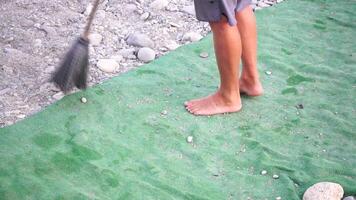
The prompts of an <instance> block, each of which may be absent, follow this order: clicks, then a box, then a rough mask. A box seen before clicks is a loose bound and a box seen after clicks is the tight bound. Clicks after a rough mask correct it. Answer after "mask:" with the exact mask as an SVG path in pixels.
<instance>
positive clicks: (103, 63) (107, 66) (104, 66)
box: [96, 59, 119, 73]
mask: <svg viewBox="0 0 356 200" xmlns="http://www.w3.org/2000/svg"><path fill="white" fill-rule="evenodd" d="M96 65H97V66H98V68H99V69H100V70H101V71H103V72H106V73H114V72H115V70H116V68H117V67H118V66H119V64H118V63H117V62H116V60H114V59H100V60H99V61H98V63H97V64H96Z"/></svg>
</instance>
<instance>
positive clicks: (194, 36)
mask: <svg viewBox="0 0 356 200" xmlns="http://www.w3.org/2000/svg"><path fill="white" fill-rule="evenodd" d="M202 38H203V36H201V35H200V34H199V33H196V32H188V33H186V34H184V36H183V40H184V41H191V42H197V41H199V40H201V39H202Z"/></svg>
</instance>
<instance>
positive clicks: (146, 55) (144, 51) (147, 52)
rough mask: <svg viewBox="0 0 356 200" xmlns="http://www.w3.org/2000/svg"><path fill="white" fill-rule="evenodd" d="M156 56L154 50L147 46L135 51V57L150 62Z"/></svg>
mask: <svg viewBox="0 0 356 200" xmlns="http://www.w3.org/2000/svg"><path fill="white" fill-rule="evenodd" d="M155 57H156V53H155V51H153V50H152V49H150V48H148V47H143V48H141V49H140V50H139V51H138V53H137V58H138V59H139V60H141V61H143V62H146V63H147V62H150V61H152V60H154V59H155Z"/></svg>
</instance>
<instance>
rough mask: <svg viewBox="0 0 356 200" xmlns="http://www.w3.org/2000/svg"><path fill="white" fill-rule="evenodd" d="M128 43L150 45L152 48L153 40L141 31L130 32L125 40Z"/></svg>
mask: <svg viewBox="0 0 356 200" xmlns="http://www.w3.org/2000/svg"><path fill="white" fill-rule="evenodd" d="M126 42H127V44H128V45H132V46H137V47H150V48H153V46H154V43H153V41H152V40H151V39H150V38H149V37H148V36H147V35H145V34H143V33H138V32H135V33H132V34H130V35H129V37H128V38H127V40H126Z"/></svg>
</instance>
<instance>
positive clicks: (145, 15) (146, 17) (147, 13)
mask: <svg viewBox="0 0 356 200" xmlns="http://www.w3.org/2000/svg"><path fill="white" fill-rule="evenodd" d="M149 17H150V13H149V12H145V13H143V14H142V15H141V16H140V19H141V20H147V19H148V18H149Z"/></svg>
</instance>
